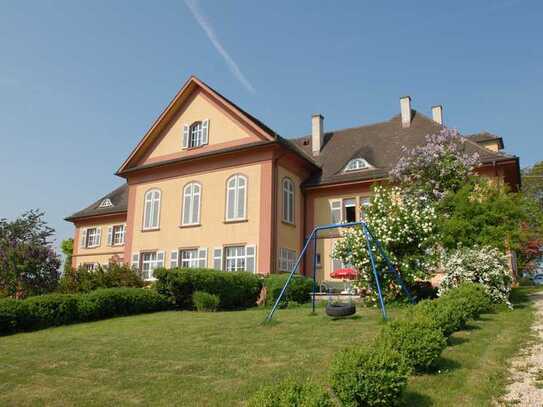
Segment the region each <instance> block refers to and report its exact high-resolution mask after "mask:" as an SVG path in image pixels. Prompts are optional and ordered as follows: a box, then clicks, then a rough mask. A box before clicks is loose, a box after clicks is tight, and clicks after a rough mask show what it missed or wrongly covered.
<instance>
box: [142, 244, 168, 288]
mask: <svg viewBox="0 0 543 407" xmlns="http://www.w3.org/2000/svg"><path fill="white" fill-rule="evenodd" d="M147 256H149V257H150V258H146V257H147ZM139 261H140V267H139V270H140V272H141V275H142V278H143V279H144V280H145V281H154V280H156V278H155V277H154V276H153V271H154V270H155V269H157V268H159V267H164V252H163V251H143V252H141V253H140V255H139ZM146 265H148V266H149V268H148V270H145V267H146Z"/></svg>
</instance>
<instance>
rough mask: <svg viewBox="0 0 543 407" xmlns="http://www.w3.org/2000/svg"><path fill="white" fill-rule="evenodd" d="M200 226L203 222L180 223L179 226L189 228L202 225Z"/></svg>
mask: <svg viewBox="0 0 543 407" xmlns="http://www.w3.org/2000/svg"><path fill="white" fill-rule="evenodd" d="M200 226H202V224H201V223H191V224H188V225H179V228H181V229H187V228H197V227H200Z"/></svg>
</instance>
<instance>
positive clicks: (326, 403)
mask: <svg viewBox="0 0 543 407" xmlns="http://www.w3.org/2000/svg"><path fill="white" fill-rule="evenodd" d="M247 405H248V407H291V406H292V407H331V406H333V405H334V404H333V403H332V400H331V398H330V395H329V394H328V392H327V391H326V390H325V389H324V388H322V387H321V386H319V385H317V384H314V383H312V382H310V381H306V382H300V381H297V380H295V379H293V378H287V379H285V380H283V381H281V382H279V383H277V384H275V385H271V386H266V387H263V388H262V389H260V390H259V391H258V392H256V393H255V395H254V396H253V397H251V399H250V400H249V402H248V404H247Z"/></svg>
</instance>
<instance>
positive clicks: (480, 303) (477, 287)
mask: <svg viewBox="0 0 543 407" xmlns="http://www.w3.org/2000/svg"><path fill="white" fill-rule="evenodd" d="M441 298H443V299H444V300H456V301H461V302H463V306H464V308H465V312H466V314H467V316H468V318H469V319H476V318H479V316H480V315H481V314H484V313H485V312H489V311H490V310H491V309H492V307H493V304H492V300H491V298H490V295H489V294H488V291H487V290H486V288H485V287H484V286H483V285H481V284H474V283H469V282H467V283H462V284H461V285H459V286H458V287H457V288H453V289H451V290H448V291H446V292H445V293H444V294H443V295H442V297H441Z"/></svg>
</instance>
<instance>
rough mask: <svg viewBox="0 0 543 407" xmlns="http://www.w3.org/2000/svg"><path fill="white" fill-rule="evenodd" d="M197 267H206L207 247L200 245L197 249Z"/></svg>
mask: <svg viewBox="0 0 543 407" xmlns="http://www.w3.org/2000/svg"><path fill="white" fill-rule="evenodd" d="M198 258H199V259H200V260H199V261H198V267H200V268H207V247H200V248H199V249H198Z"/></svg>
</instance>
